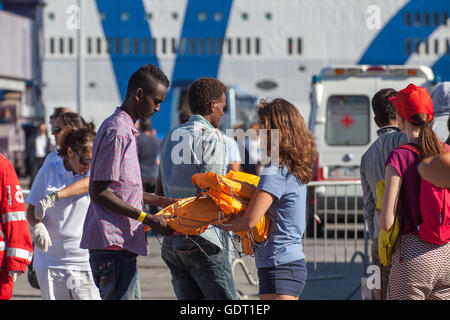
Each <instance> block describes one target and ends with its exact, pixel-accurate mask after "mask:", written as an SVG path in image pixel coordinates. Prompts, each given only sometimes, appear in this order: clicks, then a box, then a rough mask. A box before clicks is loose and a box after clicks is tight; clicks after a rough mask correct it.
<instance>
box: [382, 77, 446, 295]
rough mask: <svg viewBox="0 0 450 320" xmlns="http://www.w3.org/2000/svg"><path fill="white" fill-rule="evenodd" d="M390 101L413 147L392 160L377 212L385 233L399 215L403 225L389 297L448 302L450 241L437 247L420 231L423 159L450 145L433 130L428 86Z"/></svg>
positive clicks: (399, 151) (401, 93)
mask: <svg viewBox="0 0 450 320" xmlns="http://www.w3.org/2000/svg"><path fill="white" fill-rule="evenodd" d="M390 101H391V102H392V104H393V105H394V107H395V109H396V111H397V121H398V126H399V128H400V130H401V131H402V132H403V133H404V134H405V135H406V136H407V138H408V145H406V146H401V147H398V148H396V149H394V150H393V151H392V152H391V153H390V154H389V156H388V159H387V160H386V173H385V182H386V187H385V191H384V196H383V207H382V210H381V212H380V211H377V213H376V217H377V222H378V224H379V225H380V228H382V229H384V230H389V229H390V228H391V226H392V225H393V222H394V217H395V213H396V214H397V215H398V218H399V223H400V233H399V237H398V239H397V241H396V244H395V247H394V252H393V256H392V267H391V273H390V277H389V286H388V293H387V299H391V300H428V299H429V300H437V299H443V300H448V299H450V243H445V244H433V243H430V242H427V241H424V240H423V239H422V237H421V235H419V234H422V233H423V230H422V231H419V227H420V225H421V224H422V223H423V219H422V214H421V208H420V205H421V203H420V201H419V199H420V189H421V178H420V176H419V173H418V172H417V166H418V165H419V163H420V161H421V159H424V158H426V157H430V156H434V155H438V154H441V153H443V152H444V150H445V149H447V148H450V147H449V146H448V145H446V144H444V143H442V142H441V141H440V140H439V138H438V137H437V136H436V134H435V133H434V132H433V131H432V130H431V128H430V127H429V123H430V122H431V121H432V119H433V102H432V100H431V97H430V95H429V93H428V91H427V90H426V89H425V88H422V87H417V86H415V85H413V84H410V85H409V86H408V87H407V88H405V89H403V90H401V91H399V92H398V93H397V95H396V96H395V97H392V98H390ZM405 147H408V148H405ZM422 205H423V207H424V206H427V204H424V203H422Z"/></svg>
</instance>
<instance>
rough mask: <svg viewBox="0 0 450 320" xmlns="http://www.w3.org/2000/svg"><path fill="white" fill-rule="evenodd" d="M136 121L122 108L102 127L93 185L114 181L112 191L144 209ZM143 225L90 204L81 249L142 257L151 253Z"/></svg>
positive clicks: (96, 146)
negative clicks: (115, 248)
mask: <svg viewBox="0 0 450 320" xmlns="http://www.w3.org/2000/svg"><path fill="white" fill-rule="evenodd" d="M136 133H137V131H136V129H135V127H134V123H133V120H132V119H131V117H130V116H129V115H128V114H127V113H126V112H125V111H123V110H122V109H120V108H117V109H116V111H115V113H114V114H113V115H112V116H110V117H109V118H107V119H106V120H105V121H104V122H103V123H102V125H101V126H100V128H99V130H98V132H97V136H96V137H95V140H94V146H93V149H92V164H91V178H90V182H89V183H90V184H91V183H92V182H93V181H111V184H110V185H109V189H110V190H111V191H112V192H113V193H114V195H116V196H117V197H119V198H120V199H122V200H123V201H125V202H126V203H128V204H129V205H130V206H132V207H134V208H137V209H138V210H142V209H143V204H144V203H143V197H142V180H141V172H140V168H139V161H138V156H137V148H136V137H135V134H136ZM144 227H145V226H144V225H143V224H141V223H140V222H138V221H136V220H134V219H131V218H128V217H125V216H122V215H120V214H117V213H114V212H112V211H110V210H108V209H107V208H105V207H102V206H100V205H98V204H97V203H95V202H94V201H91V203H90V205H89V208H88V211H87V214H86V219H85V221H84V228H83V237H82V239H81V243H80V246H81V248H86V249H106V248H108V247H112V246H119V247H122V248H124V249H126V250H128V251H131V252H134V253H136V254H139V255H147V254H148V245H147V239H146V235H145V231H144Z"/></svg>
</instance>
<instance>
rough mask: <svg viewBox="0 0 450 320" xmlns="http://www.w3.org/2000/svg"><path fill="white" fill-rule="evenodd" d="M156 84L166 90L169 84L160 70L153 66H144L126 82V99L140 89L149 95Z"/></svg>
mask: <svg viewBox="0 0 450 320" xmlns="http://www.w3.org/2000/svg"><path fill="white" fill-rule="evenodd" d="M158 84H162V85H163V86H165V87H166V88H168V87H169V85H170V82H169V79H167V76H166V75H165V74H164V72H162V71H161V69H159V68H158V67H157V66H155V65H153V64H146V65H144V66H142V67H140V68H139V69H138V70H137V71H135V72H134V73H133V74H132V75H131V77H130V79H129V80H128V87H127V97H128V96H129V95H130V94H131V93H132V92H133V91H134V90H136V89H138V88H142V90H144V92H145V93H151V92H153V89H155V88H156V86H157V85H158Z"/></svg>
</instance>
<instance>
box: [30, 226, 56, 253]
mask: <svg viewBox="0 0 450 320" xmlns="http://www.w3.org/2000/svg"><path fill="white" fill-rule="evenodd" d="M32 234H33V242H34V244H35V245H36V246H37V247H38V248H39V249H41V250H42V251H44V252H47V251H48V247H51V246H52V241H51V240H50V235H49V234H48V231H47V228H46V227H45V225H44V224H43V223H42V222H39V223H38V224H36V225H35V226H34V228H33V230H32Z"/></svg>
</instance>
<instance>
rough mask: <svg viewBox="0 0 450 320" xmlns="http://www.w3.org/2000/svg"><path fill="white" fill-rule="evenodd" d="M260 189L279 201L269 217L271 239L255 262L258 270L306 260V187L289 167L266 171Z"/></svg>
mask: <svg viewBox="0 0 450 320" xmlns="http://www.w3.org/2000/svg"><path fill="white" fill-rule="evenodd" d="M258 189H261V190H264V191H266V192H268V193H270V194H272V195H273V196H274V197H275V199H274V202H273V203H272V205H271V206H270V208H269V210H268V211H267V215H268V217H269V219H270V227H269V234H268V239H267V241H266V242H263V243H258V244H257V247H256V250H255V262H256V266H257V267H258V268H267V267H273V266H277V265H281V264H285V263H289V262H293V261H296V260H299V259H304V258H305V254H304V253H303V246H302V237H303V233H304V231H305V227H306V217H305V211H306V186H305V185H304V184H302V183H301V182H300V181H299V180H297V178H296V177H295V176H293V175H292V174H290V173H288V170H287V167H286V166H284V167H283V168H274V167H265V168H264V169H263V171H262V172H261V178H260V181H259V184H258Z"/></svg>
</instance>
